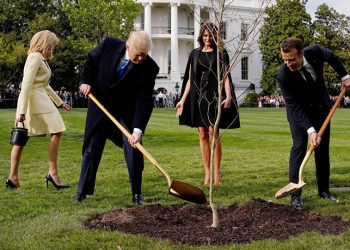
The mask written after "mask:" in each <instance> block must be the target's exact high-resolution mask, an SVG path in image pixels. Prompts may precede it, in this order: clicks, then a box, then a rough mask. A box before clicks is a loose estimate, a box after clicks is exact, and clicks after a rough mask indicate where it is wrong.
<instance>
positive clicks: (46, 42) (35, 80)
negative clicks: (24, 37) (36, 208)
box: [6, 30, 71, 189]
mask: <svg viewBox="0 0 350 250" xmlns="http://www.w3.org/2000/svg"><path fill="white" fill-rule="evenodd" d="M58 41H59V40H58V38H57V36H56V35H55V34H54V33H53V32H51V31H48V30H43V31H40V32H38V33H36V34H35V35H34V36H33V37H32V39H31V41H30V47H29V50H28V57H27V60H26V63H25V66H24V71H23V80H22V86H21V92H20V95H19V98H18V103H17V112H16V120H17V121H19V122H22V121H24V123H25V126H26V128H28V135H29V136H40V135H46V134H51V137H50V141H49V147H48V150H49V171H48V173H47V175H46V177H45V178H46V183H47V185H48V182H51V183H52V184H53V185H54V186H55V187H56V188H57V189H61V188H67V187H69V186H68V185H63V184H62V183H61V180H60V178H59V175H58V170H57V154H58V145H59V142H60V138H61V135H62V132H63V131H65V130H66V128H65V126H64V123H63V120H62V117H61V115H60V113H59V111H58V110H57V108H56V106H57V107H60V106H61V107H63V108H64V109H65V110H66V111H68V112H69V111H70V110H71V107H70V106H69V105H68V104H66V103H64V102H63V101H62V100H61V98H60V97H59V96H58V95H57V94H56V93H55V91H54V90H53V89H52V88H51V87H50V85H49V83H50V78H51V69H50V67H49V65H48V63H47V60H48V59H51V58H52V57H53V50H54V48H55V47H56V45H57V44H58ZM53 102H54V103H55V104H56V106H55V104H54V103H53ZM22 151H23V146H19V145H13V148H12V151H11V170H10V175H9V178H8V180H7V181H6V187H7V188H10V189H15V188H18V187H19V186H20V184H19V178H18V167H19V162H20V159H21V155H22Z"/></svg>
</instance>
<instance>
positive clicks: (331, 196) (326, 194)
mask: <svg viewBox="0 0 350 250" xmlns="http://www.w3.org/2000/svg"><path fill="white" fill-rule="evenodd" d="M318 195H319V196H320V197H321V198H323V199H328V200H331V201H334V202H339V201H338V199H337V197H336V196H335V195H334V194H332V193H331V192H329V191H323V192H322V193H319V194H318Z"/></svg>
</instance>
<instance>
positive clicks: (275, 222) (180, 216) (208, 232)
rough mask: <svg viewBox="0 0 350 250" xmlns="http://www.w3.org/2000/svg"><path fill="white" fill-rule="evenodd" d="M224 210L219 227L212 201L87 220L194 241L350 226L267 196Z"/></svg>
mask: <svg viewBox="0 0 350 250" xmlns="http://www.w3.org/2000/svg"><path fill="white" fill-rule="evenodd" d="M218 214H219V220H220V221H219V227H217V228H213V227H210V225H211V223H212V212H211V209H210V207H208V206H200V205H181V206H180V205H173V206H163V205H159V204H156V205H149V206H137V207H132V208H121V209H116V210H114V211H111V212H108V213H104V214H98V215H95V216H93V217H91V218H90V219H89V220H88V222H87V223H86V225H87V227H89V228H99V229H107V230H112V231H113V230H114V231H121V232H124V233H129V234H143V235H147V236H149V237H153V238H162V239H168V240H170V241H172V242H173V243H175V244H188V245H203V244H211V245H223V244H229V243H248V242H251V241H256V240H263V239H277V240H283V239H287V238H288V237H290V236H294V235H298V234H301V233H303V232H310V231H316V232H320V233H322V234H340V233H342V232H344V231H345V230H347V229H348V228H349V227H350V222H349V221H344V220H342V219H341V218H340V217H337V216H323V215H320V214H316V213H312V212H308V211H305V210H298V209H295V208H293V207H292V206H289V205H282V204H276V203H273V202H266V201H264V200H261V199H253V200H251V201H249V202H247V203H246V204H243V205H241V206H236V205H231V206H229V207H227V208H220V209H219V210H218Z"/></svg>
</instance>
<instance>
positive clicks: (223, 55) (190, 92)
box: [176, 23, 240, 185]
mask: <svg viewBox="0 0 350 250" xmlns="http://www.w3.org/2000/svg"><path fill="white" fill-rule="evenodd" d="M216 31H217V28H216V26H215V25H214V24H213V23H205V24H203V25H202V27H201V30H200V33H199V37H198V40H197V41H198V42H199V44H200V47H199V48H197V49H194V50H193V51H192V52H191V54H190V57H189V59H188V62H187V67H186V72H185V76H184V81H183V84H182V89H181V92H182V94H181V99H180V101H179V102H178V103H177V105H176V110H177V111H176V116H177V117H179V118H180V125H187V126H190V127H197V128H198V133H199V145H200V150H201V155H202V160H203V164H204V168H205V177H204V184H205V185H208V184H209V180H210V138H211V137H212V134H213V127H214V124H215V120H216V117H217V112H218V104H217V101H218V80H217V79H218V78H217V46H216V43H215V41H217V39H216ZM219 58H220V67H221V70H220V75H221V79H224V84H223V88H222V102H221V106H222V113H221V119H220V126H219V127H220V128H224V129H227V128H238V127H240V122H239V115H238V108H237V102H236V98H235V93H234V89H233V84H232V79H231V75H230V72H229V68H230V60H229V56H228V54H227V51H226V50H222V51H221V52H220V55H219ZM221 157H222V148H221V142H220V137H219V133H218V134H217V143H216V148H215V152H214V165H215V171H214V184H215V185H220V184H221V182H222V178H221V172H220V162H221Z"/></svg>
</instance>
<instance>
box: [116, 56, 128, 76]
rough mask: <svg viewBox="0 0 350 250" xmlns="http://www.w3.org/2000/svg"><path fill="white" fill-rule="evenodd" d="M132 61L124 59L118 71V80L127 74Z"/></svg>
mask: <svg viewBox="0 0 350 250" xmlns="http://www.w3.org/2000/svg"><path fill="white" fill-rule="evenodd" d="M129 62H130V60H126V59H122V62H121V63H120V65H119V68H118V69H117V78H118V79H120V78H122V76H123V75H124V74H125V72H126V70H127V68H128V65H129Z"/></svg>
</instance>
